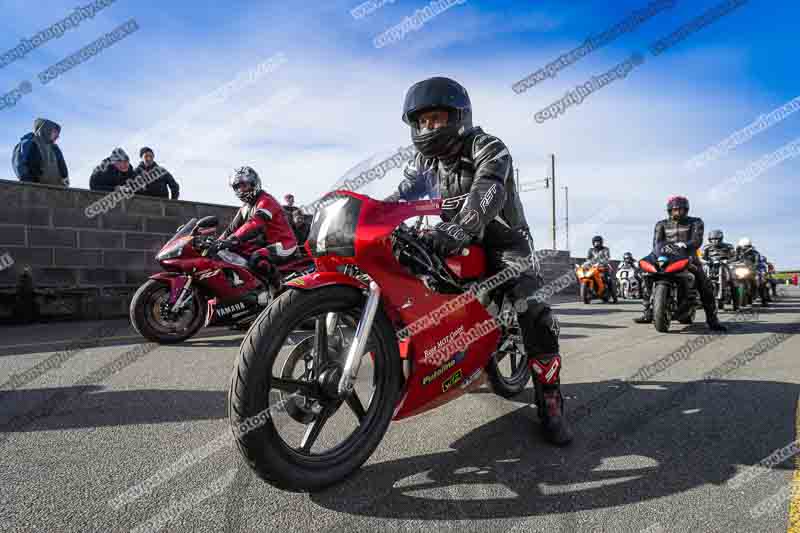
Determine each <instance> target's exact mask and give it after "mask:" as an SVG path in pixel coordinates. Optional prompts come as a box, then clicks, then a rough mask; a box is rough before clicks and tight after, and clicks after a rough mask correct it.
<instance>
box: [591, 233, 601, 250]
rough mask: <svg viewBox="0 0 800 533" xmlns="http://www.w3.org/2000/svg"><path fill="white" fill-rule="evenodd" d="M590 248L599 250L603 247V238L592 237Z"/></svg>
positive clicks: (598, 236)
mask: <svg viewBox="0 0 800 533" xmlns="http://www.w3.org/2000/svg"><path fill="white" fill-rule="evenodd" d="M592 246H594V247H595V248H600V247H601V246H603V237H602V236H600V235H595V236H594V237H592Z"/></svg>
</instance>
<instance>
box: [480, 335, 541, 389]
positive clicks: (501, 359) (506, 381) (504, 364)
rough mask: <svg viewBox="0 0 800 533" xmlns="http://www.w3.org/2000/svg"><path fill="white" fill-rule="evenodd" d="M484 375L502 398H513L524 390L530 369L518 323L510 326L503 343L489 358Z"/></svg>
mask: <svg viewBox="0 0 800 533" xmlns="http://www.w3.org/2000/svg"><path fill="white" fill-rule="evenodd" d="M486 375H487V376H488V377H489V384H490V385H491V387H492V391H493V392H494V393H495V394H497V395H498V396H502V397H503V398H513V397H514V396H516V395H518V394H520V393H521V392H522V391H524V390H525V386H526V385H527V384H528V380H529V379H530V378H531V370H530V367H529V366H528V353H527V351H526V350H525V346H524V345H523V343H522V333H521V331H520V329H519V326H518V325H514V326H512V327H511V328H510V330H509V332H508V335H507V336H506V337H505V339H504V340H503V344H502V345H501V346H500V348H499V349H498V350H497V352H496V353H495V354H494V355H493V356H492V358H491V359H489V362H488V363H487V364H486Z"/></svg>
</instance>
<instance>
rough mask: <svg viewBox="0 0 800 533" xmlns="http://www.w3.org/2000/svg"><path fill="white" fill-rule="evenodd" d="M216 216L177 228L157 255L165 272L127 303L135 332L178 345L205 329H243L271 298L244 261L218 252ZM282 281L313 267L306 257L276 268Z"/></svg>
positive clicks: (227, 252) (262, 280) (265, 283)
mask: <svg viewBox="0 0 800 533" xmlns="http://www.w3.org/2000/svg"><path fill="white" fill-rule="evenodd" d="M216 228H217V218H216V217H204V218H201V219H200V220H197V219H195V218H193V219H191V220H190V221H189V222H187V223H186V224H184V225H183V226H181V227H180V228H178V232H177V233H176V234H175V236H174V237H172V239H170V241H169V242H167V243H166V244H165V245H164V247H163V248H162V249H161V251H160V252H158V254H157V255H156V260H157V261H158V262H159V263H160V264H161V266H162V268H163V269H164V272H159V273H158V274H154V275H153V276H150V279H149V280H148V281H146V282H145V283H144V284H143V285H142V286H141V287H139V290H137V291H136V294H134V296H133V299H132V300H131V306H130V317H131V323H132V324H133V327H134V328H135V329H136V331H137V332H139V334H141V335H142V336H143V337H145V338H146V339H148V340H150V341H154V342H158V343H161V344H173V343H178V342H182V341H184V340H186V339H188V338H190V337H192V336H194V335H195V334H196V333H197V332H198V331H199V330H200V328H202V327H203V326H231V327H232V328H234V329H244V328H245V327H247V326H249V325H250V324H251V323H252V322H253V320H255V318H256V317H257V316H258V314H259V313H261V311H263V310H264V308H265V307H267V305H269V303H270V302H271V301H272V300H273V299H274V297H275V295H276V294H275V293H276V291H275V290H274V289H273V290H270V285H269V280H267V279H265V278H264V277H262V276H261V275H259V274H258V273H256V272H254V271H252V270H250V268H249V267H248V265H247V259H245V258H244V257H242V256H241V255H239V254H237V253H235V252H233V251H231V250H225V249H222V250H216V249H215V247H214V243H215V241H216V238H215V236H214V235H215V234H216ZM277 268H278V271H279V272H280V273H281V276H282V278H283V279H284V281H288V280H290V279H293V278H295V277H297V276H300V275H302V274H305V273H307V272H309V271H310V269H312V268H313V262H312V259H311V258H310V257H300V258H297V259H295V260H293V261H290V262H289V263H286V264H284V265H280V266H278V267H277Z"/></svg>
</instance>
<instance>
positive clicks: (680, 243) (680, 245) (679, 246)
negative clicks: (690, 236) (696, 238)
mask: <svg viewBox="0 0 800 533" xmlns="http://www.w3.org/2000/svg"><path fill="white" fill-rule="evenodd" d="M675 246H677V247H678V248H680V249H681V250H685V249H686V248H687V246H686V243H685V242H676V243H675Z"/></svg>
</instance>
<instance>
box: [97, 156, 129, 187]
mask: <svg viewBox="0 0 800 533" xmlns="http://www.w3.org/2000/svg"><path fill="white" fill-rule="evenodd" d="M135 177H136V174H135V173H134V171H133V167H132V166H128V172H120V171H119V170H117V167H115V166H114V165H113V164H112V163H111V159H110V158H108V157H107V158H105V159H103V162H102V163H100V165H98V166H97V167H96V168H95V169H94V172H92V177H91V178H89V188H90V189H91V190H93V191H103V192H112V191H113V190H114V189H115V188H117V187H119V186H121V185H125V182H126V181H128V180H129V179H133V178H135Z"/></svg>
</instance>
